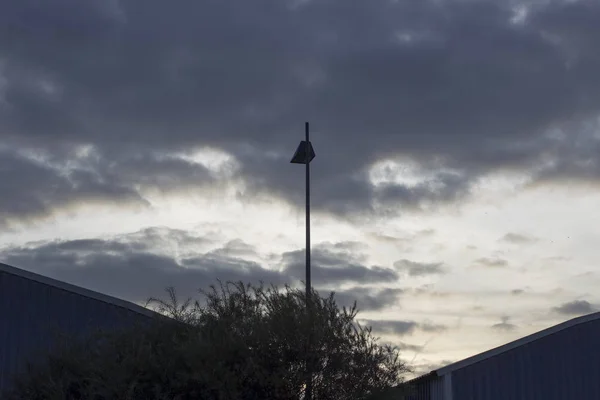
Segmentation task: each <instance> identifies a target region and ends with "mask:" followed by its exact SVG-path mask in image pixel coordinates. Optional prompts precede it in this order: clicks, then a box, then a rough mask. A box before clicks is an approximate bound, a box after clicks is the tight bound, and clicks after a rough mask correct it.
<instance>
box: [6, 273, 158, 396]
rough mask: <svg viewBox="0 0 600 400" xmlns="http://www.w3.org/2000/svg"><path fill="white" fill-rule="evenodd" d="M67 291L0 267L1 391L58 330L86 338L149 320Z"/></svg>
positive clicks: (45, 345) (45, 350)
mask: <svg viewBox="0 0 600 400" xmlns="http://www.w3.org/2000/svg"><path fill="white" fill-rule="evenodd" d="M149 318H150V317H149V316H148V315H144V314H141V313H138V312H135V311H132V310H131V309H127V308H125V307H120V306H117V305H114V304H111V303H108V302H104V301H101V300H98V299H94V298H91V297H87V296H83V295H81V294H77V293H74V292H71V291H68V290H63V289H60V288H58V287H54V286H51V285H47V284H44V283H40V282H37V281H34V280H31V279H27V278H25V277H23V276H18V275H14V274H10V273H6V272H3V271H0V393H2V392H3V391H4V390H6V389H7V388H8V385H9V383H10V382H11V381H12V378H13V377H14V374H16V373H17V372H18V371H20V370H21V369H22V368H23V367H24V366H25V365H26V363H27V361H28V360H32V361H33V358H35V357H36V356H39V355H40V353H41V354H44V352H47V351H48V350H50V349H51V347H52V344H53V343H52V342H53V339H54V338H55V337H56V336H55V335H54V333H56V334H58V333H64V334H68V335H75V336H80V337H81V336H82V335H84V334H86V333H90V332H91V331H92V330H95V329H98V328H102V329H114V328H118V327H124V326H126V325H129V324H133V323H134V322H136V321H147V320H149Z"/></svg>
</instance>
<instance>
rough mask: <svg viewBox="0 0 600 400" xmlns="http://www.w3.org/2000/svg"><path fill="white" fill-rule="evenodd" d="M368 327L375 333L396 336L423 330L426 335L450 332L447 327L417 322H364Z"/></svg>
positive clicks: (369, 320) (367, 320) (370, 320)
mask: <svg viewBox="0 0 600 400" xmlns="http://www.w3.org/2000/svg"><path fill="white" fill-rule="evenodd" d="M362 321H363V322H364V323H365V324H366V325H368V326H371V327H372V328H373V331H375V332H379V333H388V334H395V335H398V336H404V335H409V334H412V333H414V331H415V330H417V329H418V330H421V331H423V332H426V333H441V332H445V331H447V330H448V327H447V326H446V325H442V324H435V323H432V322H422V323H418V322H416V321H401V320H400V321H398V320H372V319H366V320H362Z"/></svg>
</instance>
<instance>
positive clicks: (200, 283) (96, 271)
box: [0, 229, 288, 301]
mask: <svg viewBox="0 0 600 400" xmlns="http://www.w3.org/2000/svg"><path fill="white" fill-rule="evenodd" d="M146 233H149V234H150V235H154V237H155V239H156V236H157V231H155V230H154V231H150V232H146ZM162 233H163V234H164V235H165V236H164V238H163V240H162V241H161V242H162V244H163V245H164V244H165V242H167V241H169V240H170V239H172V238H173V237H171V238H169V237H168V236H169V232H168V231H165V230H164V229H163V230H162ZM173 235H174V237H177V236H178V235H179V236H181V232H177V231H175V232H174V233H173ZM144 236H148V235H146V234H144V233H142V234H138V235H132V236H121V237H119V238H115V239H107V240H100V239H92V240H74V241H55V242H45V243H32V244H29V245H27V246H23V247H12V248H6V249H3V250H2V251H1V252H0V257H1V258H2V260H3V262H6V263H8V264H11V265H14V266H16V267H19V268H25V269H28V270H31V271H34V272H38V273H41V274H43V275H46V276H50V277H53V278H55V279H59V280H63V281H66V282H69V283H73V284H76V285H80V286H83V287H87V288H90V289H93V290H97V291H100V292H103V293H107V294H110V295H114V296H117V297H121V298H125V299H128V300H132V301H144V300H145V299H147V298H148V297H150V296H158V295H160V294H161V293H162V292H163V289H164V288H165V287H168V286H173V287H175V288H176V289H177V291H178V293H180V294H181V295H182V296H188V295H193V294H194V293H195V292H197V290H198V289H201V288H205V287H206V286H207V285H209V284H212V283H215V281H216V279H220V280H222V281H240V280H241V281H245V282H254V283H258V282H259V281H263V282H265V283H274V284H277V285H281V284H284V283H287V282H288V279H287V277H286V276H285V275H282V274H281V273H280V272H278V271H274V270H270V269H267V268H264V267H262V266H261V265H259V264H258V263H256V262H252V261H248V260H245V259H242V258H238V257H233V256H226V255H221V254H214V253H210V252H209V253H200V254H196V255H194V256H188V257H185V258H183V259H181V260H178V259H177V258H175V257H174V256H172V255H171V254H169V253H168V252H166V251H164V250H165V249H164V248H162V247H161V246H160V244H161V243H157V241H156V240H155V241H154V242H152V241H151V242H148V243H145V242H144V241H139V240H140V237H142V238H143V237H144ZM188 239H190V240H192V237H191V236H190V237H189V238H188Z"/></svg>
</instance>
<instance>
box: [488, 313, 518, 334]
mask: <svg viewBox="0 0 600 400" xmlns="http://www.w3.org/2000/svg"><path fill="white" fill-rule="evenodd" d="M509 321H510V318H509V317H502V322H499V323H497V324H494V325H492V329H494V330H497V331H501V332H512V331H514V330H515V329H517V326H516V325H514V324H511V323H510V322H509Z"/></svg>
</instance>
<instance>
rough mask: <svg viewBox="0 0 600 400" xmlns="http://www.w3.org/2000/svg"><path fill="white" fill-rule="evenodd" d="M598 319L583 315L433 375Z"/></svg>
mask: <svg viewBox="0 0 600 400" xmlns="http://www.w3.org/2000/svg"><path fill="white" fill-rule="evenodd" d="M598 319H600V312H595V313H592V314H587V315H583V316H581V317H576V318H573V319H570V320H567V321H565V322H562V323H560V324H558V325H554V326H551V327H549V328H546V329H543V330H541V331H539V332H536V333H532V334H531V335H528V336H525V337H522V338H521V339H517V340H515V341H513V342H509V343H507V344H504V345H502V346H498V347H495V348H493V349H491V350H487V351H484V352H483V353H479V354H476V355H474V356H471V357H469V358H465V359H464V360H461V361H457V362H455V363H452V364H449V365H446V366H445V367H442V368H439V369H437V370H434V371H432V373H436V374H437V375H438V376H443V375H446V374H449V373H451V372H453V371H456V370H458V369H461V368H464V367H468V366H469V365H473V364H475V363H478V362H480V361H483V360H486V359H488V358H491V357H494V356H497V355H499V354H502V353H505V352H507V351H510V350H513V349H515V348H517V347H521V346H523V345H526V344H528V343H531V342H534V341H536V340H538V339H542V338H544V337H546V336H550V335H553V334H555V333H558V332H560V331H563V330H565V329H568V328H571V327H574V326H577V325H580V324H584V323H586V322H590V321H595V320H598Z"/></svg>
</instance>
